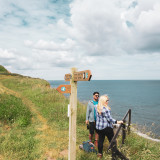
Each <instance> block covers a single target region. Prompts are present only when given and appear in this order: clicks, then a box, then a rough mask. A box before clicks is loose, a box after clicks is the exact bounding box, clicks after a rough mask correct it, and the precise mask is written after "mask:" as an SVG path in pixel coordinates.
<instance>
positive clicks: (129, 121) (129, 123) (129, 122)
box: [127, 109, 131, 134]
mask: <svg viewBox="0 0 160 160" xmlns="http://www.w3.org/2000/svg"><path fill="white" fill-rule="evenodd" d="M130 125H131V109H129V117H128V128H127V129H128V134H130V127H131V126H130Z"/></svg>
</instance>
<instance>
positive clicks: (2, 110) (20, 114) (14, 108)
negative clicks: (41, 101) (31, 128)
mask: <svg viewBox="0 0 160 160" xmlns="http://www.w3.org/2000/svg"><path fill="white" fill-rule="evenodd" d="M0 106H1V107H0V120H1V122H4V123H7V124H11V123H16V124H17V125H18V126H20V127H25V126H27V125H29V124H30V123H31V112H30V110H29V109H28V108H27V107H26V106H25V105H24V104H23V102H22V100H21V99H20V98H17V97H15V96H13V95H7V94H1V95H0Z"/></svg>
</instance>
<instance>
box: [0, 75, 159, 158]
mask: <svg viewBox="0 0 160 160" xmlns="http://www.w3.org/2000/svg"><path fill="white" fill-rule="evenodd" d="M0 97H1V98H0V107H1V108H0V112H1V113H0V122H1V123H0V159H6V160H10V159H12V160H19V159H25V160H31V159H33V160H34V159H35V160H36V159H39V160H45V159H49V158H50V159H51V158H55V159H57V160H58V159H59V160H61V159H64V160H65V159H67V154H64V151H66V150H67V149H68V128H69V124H68V121H69V119H68V117H67V106H68V103H69V100H68V99H67V98H65V97H64V96H63V95H61V94H59V93H58V92H57V91H56V90H54V89H51V88H50V87H49V83H48V82H47V81H45V80H41V79H33V78H29V77H23V76H7V75H6V76H5V75H3V76H1V77H0ZM2 106H3V107H2ZM12 113H14V114H12ZM85 113H86V105H83V104H81V103H79V102H78V106H77V160H83V159H84V160H86V159H87V160H90V159H92V160H94V159H95V160H96V159H97V156H96V154H94V153H92V154H90V153H85V152H84V151H82V150H79V148H78V146H79V145H80V144H81V143H82V142H83V141H86V140H88V130H87V129H86V125H85ZM5 115H6V116H5ZM118 144H119V145H118V147H119V148H120V150H121V151H122V152H123V153H124V154H125V155H126V156H127V157H129V158H130V159H131V160H132V159H133V160H137V159H139V160H145V159H146V160H147V159H148V160H149V159H153V160H154V159H155V160H158V159H160V155H159V153H160V143H155V142H152V141H149V140H146V139H144V138H142V137H139V136H137V135H136V134H134V133H131V134H130V135H129V136H127V139H126V141H125V144H124V145H123V146H121V138H120V137H119V140H118ZM108 145H109V144H108V141H107V139H106V140H105V143H104V157H103V159H111V153H110V152H109V153H107V152H106V150H107V146H108ZM66 152H67V151H66Z"/></svg>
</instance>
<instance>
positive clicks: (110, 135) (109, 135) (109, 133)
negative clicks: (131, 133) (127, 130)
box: [105, 127, 114, 142]
mask: <svg viewBox="0 0 160 160" xmlns="http://www.w3.org/2000/svg"><path fill="white" fill-rule="evenodd" d="M105 135H106V136H107V138H108V140H109V142H111V140H112V138H113V136H114V132H113V128H111V127H107V128H105Z"/></svg>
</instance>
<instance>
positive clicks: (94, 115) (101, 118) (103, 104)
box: [86, 92, 123, 158]
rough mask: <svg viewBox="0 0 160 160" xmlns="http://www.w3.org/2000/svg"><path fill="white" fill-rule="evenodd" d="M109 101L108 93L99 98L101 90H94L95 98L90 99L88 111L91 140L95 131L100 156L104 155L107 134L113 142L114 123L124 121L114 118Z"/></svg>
mask: <svg viewBox="0 0 160 160" xmlns="http://www.w3.org/2000/svg"><path fill="white" fill-rule="evenodd" d="M108 101H109V98H108V96H107V95H102V96H101V97H100V98H99V92H94V93H93V100H91V101H89V103H88V106H87V112H86V124H87V125H89V140H91V141H92V140H93V135H94V132H95V145H96V146H98V157H100V158H101V157H102V151H103V142H104V139H105V136H107V138H108V140H109V142H111V140H112V138H113V136H114V132H113V124H116V123H118V124H121V123H123V121H117V120H115V119H113V118H112V116H111V108H110V107H109V106H108Z"/></svg>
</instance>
